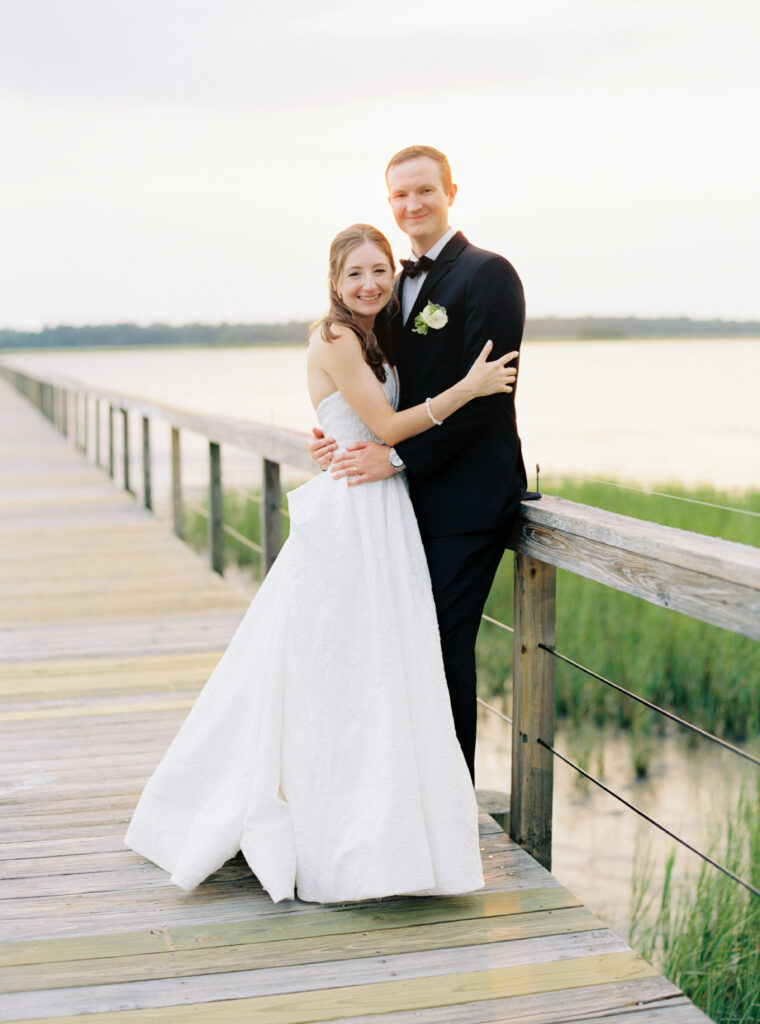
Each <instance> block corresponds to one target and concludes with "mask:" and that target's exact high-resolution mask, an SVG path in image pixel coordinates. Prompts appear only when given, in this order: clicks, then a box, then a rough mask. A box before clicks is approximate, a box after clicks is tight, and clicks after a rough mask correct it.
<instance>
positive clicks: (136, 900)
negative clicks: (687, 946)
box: [0, 381, 707, 1024]
mask: <svg viewBox="0 0 760 1024" xmlns="http://www.w3.org/2000/svg"><path fill="white" fill-rule="evenodd" d="M246 604H247V601H246V599H245V598H244V597H243V596H242V595H241V594H239V593H238V592H236V591H235V590H234V589H233V588H232V587H231V586H230V585H228V584H227V583H225V581H224V580H222V579H221V578H220V577H219V576H216V575H215V574H213V573H212V572H211V571H210V570H209V569H207V568H206V566H205V564H204V563H203V562H202V561H201V559H200V558H198V557H197V556H196V555H195V554H193V553H192V552H191V551H190V550H189V549H188V548H187V547H186V546H185V545H183V544H182V543H181V542H180V541H179V540H178V539H177V538H176V537H174V536H173V534H172V533H171V532H170V529H169V526H168V525H166V524H163V523H161V522H159V521H157V520H156V519H155V518H153V517H152V516H151V515H150V514H149V513H147V512H145V511H143V510H142V509H141V508H140V507H139V505H138V503H137V502H136V501H135V500H133V499H132V498H131V497H129V496H128V495H126V494H124V493H123V492H121V491H120V490H119V489H118V488H117V487H116V486H115V485H114V483H113V482H112V481H111V480H109V479H108V477H107V476H106V474H105V473H104V472H103V471H102V470H100V469H98V468H96V467H94V466H92V465H91V464H89V463H88V462H87V460H86V459H85V458H84V456H83V455H81V454H80V453H79V452H78V451H76V450H75V449H74V448H73V447H72V446H71V445H69V444H67V442H66V441H65V440H64V439H63V438H62V437H61V436H60V435H59V434H58V433H57V431H56V430H55V429H54V427H53V426H52V425H51V424H50V423H49V422H48V421H47V420H46V419H44V418H43V417H42V416H41V415H40V414H39V413H38V412H37V411H36V410H35V409H34V408H33V407H32V406H31V405H29V404H28V403H27V402H26V401H25V400H24V399H23V398H22V397H20V396H19V395H18V394H17V393H16V392H15V391H14V390H12V388H11V387H10V386H9V385H8V384H7V383H5V382H3V381H0V1020H1V1021H5V1022H8V1021H21V1020H24V1021H46V1022H52V1021H61V1022H63V1021H69V1020H70V1019H71V1018H73V1017H76V1016H80V1015H85V1014H86V1015H88V1019H89V1020H92V1021H93V1024H96V1022H102V1024H105V1022H116V1021H119V1022H132V1021H134V1022H135V1024H143V1022H145V1024H148V1022H150V1024H153V1022H156V1024H160V1022H176V1024H186V1022H194V1021H198V1022H210V1024H217V1022H230V1024H232V1022H256V1024H267V1022H273V1024H274V1022H278V1024H286V1022H308V1021H326V1020H330V1021H339V1022H342V1024H348V1022H352V1024H359V1022H365V1024H390V1022H393V1024H407V1022H412V1021H414V1022H418V1024H448V1022H450V1024H467V1022H469V1024H476V1022H485V1021H513V1022H514V1021H520V1022H531V1024H541V1022H543V1024H550V1022H552V1024H560V1022H565V1021H585V1022H594V1021H599V1022H601V1021H605V1022H609V1021H613V1022H615V1024H655V1022H658V1024H659V1022H661V1024H692V1022H694V1024H696V1022H698V1021H706V1020H707V1018H706V1017H705V1016H704V1015H703V1014H701V1013H700V1012H699V1011H697V1010H696V1009H695V1008H694V1007H693V1006H692V1005H691V1004H690V1003H689V1002H688V1000H686V999H685V998H684V997H683V996H682V995H681V993H680V992H679V990H678V989H677V988H676V987H675V986H674V985H672V984H670V983H669V982H668V981H666V980H665V979H664V978H662V977H660V976H659V975H658V974H657V972H656V971H655V970H654V969H653V968H652V967H651V966H650V965H649V964H647V963H646V962H645V961H644V960H642V959H641V958H640V957H639V956H637V955H636V954H635V953H633V952H632V951H631V950H630V948H629V947H628V946H627V945H626V943H625V942H624V941H623V940H621V939H620V938H618V937H617V936H616V935H614V934H613V933H612V932H610V931H609V930H608V929H607V928H605V926H604V924H603V923H602V922H601V921H599V920H598V919H597V918H596V917H595V916H594V915H593V914H592V913H591V912H590V911H589V910H587V909H586V908H585V907H584V906H582V905H581V904H580V903H579V901H578V900H577V899H575V897H573V896H572V894H571V893H569V892H568V891H567V890H566V889H564V888H563V887H562V886H561V885H559V883H558V882H557V881H556V880H555V879H554V878H553V877H552V876H551V875H550V874H549V873H548V872H547V871H545V870H544V869H543V868H542V867H541V866H540V865H539V864H538V863H537V862H536V861H534V860H533V859H532V858H531V857H530V856H528V854H527V853H525V852H524V851H523V850H522V849H521V848H520V847H519V846H517V845H516V844H514V843H513V842H511V841H510V840H509V839H508V838H507V837H505V836H504V834H503V833H502V832H501V831H500V830H499V829H498V828H497V827H496V825H495V824H494V822H493V821H492V820H491V819H490V818H489V817H488V816H487V815H485V814H484V815H482V818H481V840H482V851H483V859H484V865H485V870H486V877H487V885H486V889H485V890H484V891H482V892H479V893H476V894H474V895H471V896H467V897H458V898H437V899H433V898H424V899H423V898H416V899H389V900H382V901H372V902H366V903H361V904H351V905H344V906H337V907H320V906H317V905H314V904H305V903H301V902H299V901H297V900H296V901H293V902H285V903H281V904H277V905H275V904H273V903H272V902H271V901H270V900H269V898H268V897H267V896H266V894H265V893H264V892H263V891H262V889H261V888H260V886H259V885H258V883H257V881H256V879H255V878H254V877H253V876H252V875H251V873H250V871H249V870H248V868H247V866H246V865H245V863H244V862H243V861H242V859H240V858H238V859H236V860H234V861H231V862H230V863H228V864H227V865H225V867H224V868H223V869H222V870H221V871H219V872H217V873H216V874H215V875H213V876H212V877H211V878H210V879H209V880H208V881H207V882H206V883H205V884H204V885H202V886H200V887H199V888H198V889H197V890H196V891H195V892H193V893H190V894H186V893H183V892H182V891H180V890H179V889H177V888H175V887H174V886H173V885H171V884H170V883H169V880H168V877H167V876H166V874H165V873H164V872H163V871H161V870H159V869H158V868H156V867H155V866H154V865H152V864H150V863H148V862H147V861H145V860H143V859H142V858H141V857H139V856H138V855H137V854H135V853H133V852H132V851H131V850H128V849H126V848H125V847H124V845H123V841H122V837H123V835H124V832H125V829H126V826H127V822H128V820H129V817H130V815H131V812H132V809H133V807H134V805H135V802H136V799H137V796H138V794H139V792H140V789H141V788H142V785H143V784H144V782H145V780H146V778H147V776H148V775H149V774H150V772H151V770H152V769H153V767H154V766H155V764H156V762H157V761H158V759H159V758H160V756H161V754H162V753H163V751H164V750H165V748H166V746H167V745H168V743H169V741H170V740H171V738H172V736H173V735H174V733H175V732H176V730H177V728H178V726H179V724H180V722H181V721H182V719H183V717H184V716H185V714H186V713H187V710H188V708H189V707H190V706H191V704H192V702H193V699H194V696H195V694H196V693H197V692H198V690H199V688H200V687H201V686H202V684H203V683H204V681H205V680H206V678H207V676H208V675H209V673H210V671H211V669H212V668H213V666H214V664H215V663H216V661H217V660H218V658H219V655H220V653H221V651H222V650H223V648H224V646H225V644H226V642H227V641H228V639H229V638H230V636H231V634H232V632H233V630H234V628H235V626H236V624H237V622H238V621H239V620H240V618H241V616H242V613H243V611H244V609H245V607H246ZM505 773H506V772H505Z"/></svg>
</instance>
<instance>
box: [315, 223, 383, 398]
mask: <svg viewBox="0 0 760 1024" xmlns="http://www.w3.org/2000/svg"><path fill="white" fill-rule="evenodd" d="M365 242H371V243H372V244H373V245H376V246H377V247H378V249H380V251H381V252H382V253H383V255H384V256H385V257H386V258H387V260H388V262H389V263H390V267H391V273H392V274H393V273H395V270H396V264H395V263H394V261H393V253H392V251H391V245H390V242H389V241H388V239H387V238H386V237H385V235H384V234H383V233H382V232H381V231H378V230H377V228H373V227H372V225H371V224H352V225H351V227H349V228H346V229H345V231H341V232H340V234H339V235H336V236H335V238H334V239H333V240H332V245H331V246H330V265H329V278H328V279H329V289H330V308H329V309H328V311H327V313H325V315H324V316H323V317H322V319H321V320H318V321H317V322H316V324H314V325H313V326H315V327H320V328H321V333H322V337H323V338H324V340H325V341H328V342H332V341H335V339H336V337H337V335H336V334H333V331H332V328H333V327H335V326H337V325H341V326H343V327H350V328H351V330H352V331H353V332H354V334H356V336H357V337H358V338H359V342H360V344H361V347H362V352H363V353H364V358H365V360H366V361H367V364H368V365H369V366H370V367H371V369H372V372H373V373H374V375H375V376H376V377H377V379H378V380H379V381H384V380H385V368H384V366H383V363H384V362H389V363H391V364H395V362H396V360H395V353H394V350H393V340H392V332H391V326H390V321H391V319H392V317H393V316H394V315H395V312H396V310H397V308H398V303H397V302H396V298H395V296H391V300H390V302H389V303H388V305H387V306H386V307H385V308H384V309H381V310H380V312H379V313H378V314H377V316H376V317H375V325H374V330H369V328H367V327H364V326H363V325H362V324H360V323H359V322H358V321H357V319H356V317H355V316H354V314H353V313H352V312H351V310H350V309H349V308H348V306H346V305H344V303H343V302H342V300H341V299H340V297H339V295H338V292H337V289H336V287H335V282H336V281H337V280H338V278H339V277H340V275H341V273H342V271H343V267H344V265H345V262H346V259H347V257H348V255H349V253H351V252H353V250H354V249H356V248H357V246H359V245H364V243H365Z"/></svg>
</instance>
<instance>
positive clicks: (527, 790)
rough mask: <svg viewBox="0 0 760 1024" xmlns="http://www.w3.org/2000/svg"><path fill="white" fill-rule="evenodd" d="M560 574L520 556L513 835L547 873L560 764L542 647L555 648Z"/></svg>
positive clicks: (550, 669) (549, 663)
mask: <svg viewBox="0 0 760 1024" xmlns="http://www.w3.org/2000/svg"><path fill="white" fill-rule="evenodd" d="M555 591H556V571H555V569H554V567H553V566H550V565H547V564H546V563H545V562H538V561H536V560H535V559H533V558H530V557H528V556H527V555H524V554H520V553H517V554H516V555H515V575H514V595H515V596H514V608H515V634H514V638H515V643H514V663H513V664H514V668H513V678H514V692H513V698H512V717H513V725H512V786H511V805H510V826H509V827H510V835H511V836H512V838H513V839H515V840H516V841H517V842H518V843H519V844H520V845H521V846H523V847H524V848H525V849H526V850H528V852H529V853H531V854H532V855H533V856H534V857H535V858H536V860H538V862H539V863H540V864H543V865H544V867H545V868H547V869H549V868H551V856H552V800H553V792H554V763H553V760H552V755H551V753H550V751H549V750H547V749H546V748H545V747H543V746H541V745H540V744H539V742H538V741H539V739H541V740H543V741H544V742H545V743H547V744H549V745H552V744H553V742H554V659H553V658H552V657H551V655H549V654H548V652H546V651H544V650H541V649H540V648H539V646H538V645H539V644H540V643H542V644H547V645H549V646H554V640H555V630H556V612H555Z"/></svg>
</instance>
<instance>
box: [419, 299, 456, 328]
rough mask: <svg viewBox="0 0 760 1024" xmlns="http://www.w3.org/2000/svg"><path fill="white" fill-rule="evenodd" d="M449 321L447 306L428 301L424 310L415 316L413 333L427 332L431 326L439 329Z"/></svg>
mask: <svg viewBox="0 0 760 1024" xmlns="http://www.w3.org/2000/svg"><path fill="white" fill-rule="evenodd" d="M448 322H449V315H448V313H447V312H446V309H445V307H444V306H439V305H437V304H436V303H435V302H428V304H427V306H425V308H424V309H423V310H422V312H421V313H418V314H417V316H416V317H415V318H414V328H413V329H412V333H413V334H427V332H428V331H429V330H430V328H431V327H432V329H433V330H434V331H439V330H440V329H441V328H442V327H445V326H446V324H447V323H448Z"/></svg>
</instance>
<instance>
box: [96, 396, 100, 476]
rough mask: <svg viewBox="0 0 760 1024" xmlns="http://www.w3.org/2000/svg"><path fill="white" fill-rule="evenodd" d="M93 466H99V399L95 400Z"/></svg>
mask: <svg viewBox="0 0 760 1024" xmlns="http://www.w3.org/2000/svg"><path fill="white" fill-rule="evenodd" d="M95 465H96V466H99V465H100V399H99V398H96V399H95Z"/></svg>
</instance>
